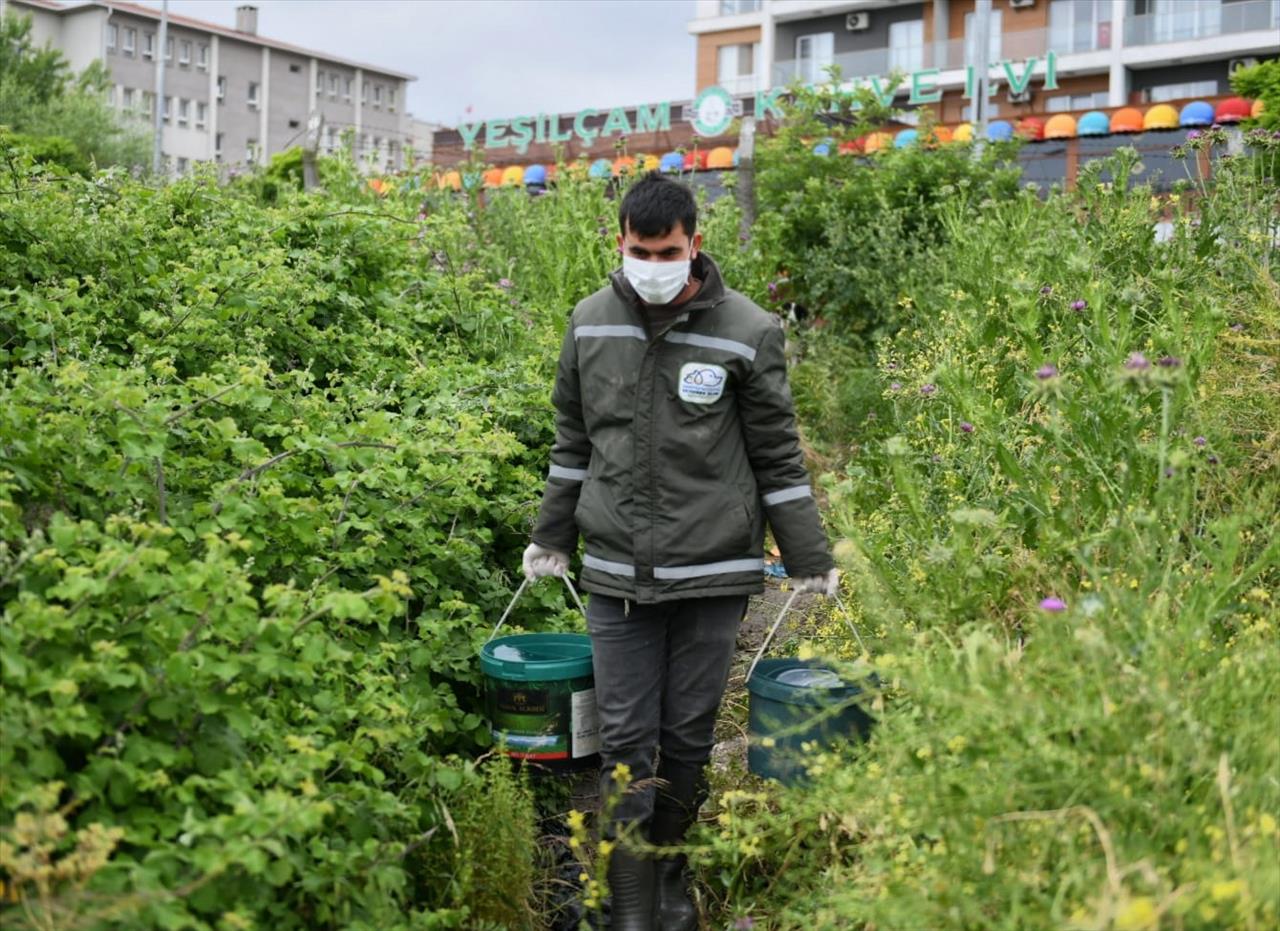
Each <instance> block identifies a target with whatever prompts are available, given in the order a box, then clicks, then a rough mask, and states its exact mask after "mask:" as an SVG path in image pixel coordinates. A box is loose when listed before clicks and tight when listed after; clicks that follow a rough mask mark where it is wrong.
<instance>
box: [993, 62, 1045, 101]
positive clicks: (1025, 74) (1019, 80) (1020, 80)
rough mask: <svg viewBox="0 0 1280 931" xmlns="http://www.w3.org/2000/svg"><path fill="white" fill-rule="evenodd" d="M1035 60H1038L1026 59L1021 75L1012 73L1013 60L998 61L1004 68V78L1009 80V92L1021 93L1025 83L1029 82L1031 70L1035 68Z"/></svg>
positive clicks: (1025, 85)
mask: <svg viewBox="0 0 1280 931" xmlns="http://www.w3.org/2000/svg"><path fill="white" fill-rule="evenodd" d="M1036 61H1038V59H1035V58H1028V59H1027V61H1026V66H1025V67H1024V68H1023V69H1022V76H1021V77H1019V76H1017V75H1015V74H1014V73H1013V62H1011V61H1002V62H1000V67H1001V68H1002V69H1003V70H1004V76H1005V79H1006V80H1007V81H1008V82H1009V93H1011V94H1021V93H1022V92H1023V91H1025V90H1026V89H1027V85H1028V84H1030V83H1031V72H1032V70H1034V69H1035V66H1036Z"/></svg>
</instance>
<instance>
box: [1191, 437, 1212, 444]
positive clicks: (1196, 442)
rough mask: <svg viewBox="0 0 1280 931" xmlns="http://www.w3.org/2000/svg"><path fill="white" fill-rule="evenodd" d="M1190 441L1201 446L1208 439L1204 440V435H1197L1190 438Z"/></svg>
mask: <svg viewBox="0 0 1280 931" xmlns="http://www.w3.org/2000/svg"><path fill="white" fill-rule="evenodd" d="M1191 442H1193V443H1195V444H1196V445H1197V446H1203V445H1204V444H1205V443H1207V442H1209V441H1208V440H1206V439H1205V438H1204V437H1202V436H1198V437H1196V438H1195V439H1194V440H1192V441H1191Z"/></svg>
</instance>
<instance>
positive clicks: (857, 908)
mask: <svg viewBox="0 0 1280 931" xmlns="http://www.w3.org/2000/svg"><path fill="white" fill-rule="evenodd" d="M1136 159H1137V156H1136V153H1134V152H1132V151H1129V152H1121V153H1120V154H1119V155H1118V156H1117V157H1116V158H1115V159H1114V160H1113V161H1112V162H1111V163H1110V164H1109V165H1108V166H1107V167H1108V169H1109V170H1110V172H1111V173H1112V175H1113V176H1114V177H1116V178H1123V176H1124V175H1125V174H1127V173H1133V172H1135V171H1136V169H1137V164H1136ZM1276 198H1277V192H1276V190H1275V188H1274V187H1269V186H1267V185H1265V184H1262V183H1260V182H1259V181H1258V180H1257V179H1256V177H1255V176H1254V175H1253V174H1252V173H1251V172H1250V171H1249V170H1248V166H1247V163H1244V162H1230V161H1228V162H1227V163H1226V164H1224V165H1223V166H1222V167H1221V168H1220V170H1219V174H1218V176H1217V180H1216V182H1215V186H1214V187H1212V188H1207V189H1205V190H1204V191H1203V192H1202V199H1201V200H1199V201H1198V202H1197V205H1196V208H1195V209H1194V210H1192V209H1189V208H1185V207H1183V208H1179V209H1178V211H1177V213H1176V216H1175V236H1174V238H1173V239H1172V241H1170V242H1167V243H1158V242H1156V240H1155V238H1154V237H1153V235H1152V222H1153V219H1154V217H1155V216H1156V215H1157V210H1158V209H1159V205H1153V204H1152V202H1151V200H1150V192H1149V190H1147V189H1144V188H1141V187H1138V188H1135V189H1134V190H1133V191H1131V192H1126V191H1125V189H1124V185H1123V183H1121V182H1119V181H1118V182H1117V183H1116V184H1115V185H1114V186H1110V185H1102V184H1099V183H1098V182H1097V180H1096V177H1095V176H1094V175H1091V174H1086V175H1085V176H1084V177H1083V178H1082V183H1081V185H1080V189H1079V190H1078V191H1077V192H1075V193H1073V194H1070V195H1067V194H1059V195H1055V196H1052V197H1051V198H1050V199H1049V201H1048V202H1047V203H1042V202H1041V201H1039V200H1038V199H1037V198H1035V197H1034V196H1031V195H1030V194H1023V195H1020V196H1017V197H1014V198H1012V199H1008V200H1004V201H999V202H992V203H987V204H981V205H975V204H971V203H966V202H964V200H962V199H956V200H951V201H948V202H946V203H944V204H943V205H942V206H941V208H940V210H939V212H938V216H937V220H938V222H939V223H940V224H941V227H942V229H943V236H942V239H941V240H940V243H941V244H940V245H939V246H938V247H937V249H936V251H935V253H934V259H935V261H936V263H937V264H936V267H935V270H934V278H933V280H932V281H931V282H920V283H919V284H918V290H916V291H914V292H909V293H908V294H907V295H906V298H907V300H906V301H904V303H903V310H904V314H905V319H904V326H903V328H902V329H901V330H900V331H899V332H898V334H897V335H896V336H895V337H894V338H892V339H889V340H885V341H883V342H881V343H880V344H879V346H878V347H877V349H876V363H877V364H876V376H875V377H876V379H877V380H878V388H877V390H876V391H875V394H876V395H877V397H876V398H875V399H874V400H873V401H871V400H868V401H864V402H863V404H862V409H863V410H865V409H866V408H868V407H871V408H873V409H872V410H870V411H868V412H867V414H865V415H864V416H863V417H862V418H861V422H860V428H859V430H858V431H856V432H855V433H854V434H853V435H852V436H849V437H847V438H846V439H847V441H848V445H846V446H845V447H844V448H845V449H846V450H847V451H848V452H847V464H846V465H844V466H843V467H842V468H837V469H833V470H832V471H830V472H828V473H827V474H826V475H824V476H823V477H822V478H821V479H820V480H819V481H820V483H821V484H822V486H823V488H824V491H825V494H826V497H827V501H828V514H829V520H830V523H831V527H832V531H833V533H834V535H835V536H836V537H837V538H838V539H839V540H840V542H839V543H838V545H837V548H836V555H837V559H838V561H839V562H840V564H841V565H842V566H843V568H844V570H845V572H846V575H847V584H848V586H849V588H850V589H851V594H852V601H851V602H850V604H851V610H852V611H853V613H854V616H855V620H856V621H857V623H858V624H859V625H860V626H861V627H862V629H863V630H864V632H866V633H867V634H870V635H871V639H870V641H869V642H870V645H871V648H872V650H871V653H870V655H869V656H859V655H858V651H857V650H856V647H855V645H854V644H852V643H849V642H848V638H847V635H844V633H843V624H842V622H841V621H839V620H837V619H836V618H834V616H832V617H829V618H827V619H825V620H820V621H819V623H818V627H817V630H816V631H815V632H814V635H813V639H798V640H795V641H793V642H792V644H791V647H792V648H793V649H796V650H798V651H800V652H801V653H802V655H811V654H813V653H815V652H816V651H821V652H822V654H823V655H829V656H831V658H832V661H833V662H836V663H838V664H840V665H841V667H842V668H843V669H845V671H846V672H847V673H848V674H849V675H850V676H855V677H864V676H865V675H866V673H867V670H868V668H869V667H870V668H874V669H875V670H876V671H877V672H878V673H879V675H880V677H881V679H882V681H883V683H884V688H883V690H882V691H881V692H880V693H879V694H878V696H877V697H876V699H875V710H876V712H877V714H878V716H879V717H880V722H879V724H878V726H877V728H876V729H875V731H874V732H873V735H872V737H871V740H870V742H869V743H868V744H867V745H866V746H865V747H863V748H853V749H849V750H836V751H833V752H823V750H822V749H821V748H816V747H815V748H814V749H813V753H812V758H811V760H810V762H811V768H810V773H811V782H810V784H809V785H807V786H805V787H803V788H798V789H793V790H787V791H779V790H776V789H768V790H763V791H762V790H760V789H758V788H756V787H754V786H747V787H745V788H738V787H734V788H732V789H730V791H728V792H726V793H725V794H724V795H723V796H722V798H721V799H720V801H719V813H718V820H717V821H716V822H714V823H713V824H710V825H708V826H707V827H705V828H704V833H703V847H702V850H701V851H700V857H701V860H702V863H703V868H704V876H705V877H706V879H707V886H708V888H709V889H710V890H711V891H713V892H714V893H715V894H716V895H718V896H722V897H723V904H724V907H725V910H726V911H727V913H728V914H729V915H730V916H737V917H740V918H745V917H748V916H751V917H754V918H755V919H756V920H757V922H758V923H757V925H756V926H757V927H759V926H761V925H763V926H766V927H769V928H813V927H822V928H836V927H866V928H872V927H874V928H951V927H955V928H960V927H963V928H1007V927H1072V928H1080V929H1086V928H1087V929H1101V928H1113V929H1131V931H1132V929H1155V928H1165V927H1170V928H1173V927H1177V928H1205V929H1211V928H1222V927H1239V928H1264V927H1269V926H1272V925H1274V924H1275V921H1276V918H1277V914H1278V913H1280V881H1278V879H1277V873H1276V871H1275V863H1276V862H1277V858H1278V857H1280V830H1278V829H1277V822H1278V821H1280V783H1277V782H1276V779H1275V761H1276V760H1277V759H1280V732H1277V730H1276V728H1275V727H1274V719H1275V712H1276V708H1277V700H1278V699H1277V695H1278V694H1280V692H1278V689H1280V677H1278V674H1277V672H1276V670H1277V669H1280V610H1278V609H1277V603H1276V600H1277V596H1276V592H1277V586H1278V585H1280V542H1278V541H1277V540H1276V538H1275V535H1274V533H1272V532H1271V531H1270V530H1269V529H1268V528H1269V527H1270V525H1271V524H1272V523H1273V522H1274V521H1273V516H1274V514H1275V513H1276V511H1277V508H1278V507H1280V486H1278V485H1277V483H1276V473H1275V471H1274V468H1273V465H1274V451H1275V437H1276V435H1277V432H1278V431H1280V408H1277V406H1276V405H1275V404H1272V403H1270V401H1269V400H1268V399H1270V398H1274V397H1275V396H1277V393H1280V384H1278V383H1277V374H1276V369H1275V366H1274V365H1272V364H1269V363H1268V362H1266V361H1264V359H1265V357H1266V356H1267V355H1268V354H1270V356H1271V357H1272V358H1274V354H1275V350H1276V347H1277V346H1280V301H1278V300H1277V295H1278V294H1280V290H1277V287H1276V282H1275V279H1274V277H1273V275H1272V273H1271V270H1272V269H1274V267H1275V264H1274V263H1275V258H1276V248H1275V244H1274V241H1273V240H1272V239H1271V237H1270V235H1269V234H1268V229H1269V225H1270V223H1271V222H1272V218H1273V217H1274V215H1275V210H1276V208H1277V206H1278V203H1277V200H1276ZM827 339H828V334H826V333H823V334H822V340H821V341H819V342H817V343H815V344H814V345H813V346H812V347H811V348H810V350H809V351H810V354H811V357H813V358H821V354H822V352H823V351H824V341H825V340H827ZM835 372H838V367H835V368H833V369H832V373H833V376H834V374H835ZM856 377H857V378H858V379H865V373H859V374H857V376H856ZM1237 379H1241V381H1239V382H1237V381H1236V380H1237ZM845 380H846V382H848V383H850V384H860V383H861V382H860V381H852V380H850V379H849V377H848V376H846V378H845ZM831 390H832V391H835V392H839V391H841V390H843V389H842V388H841V387H839V386H838V385H837V386H836V387H833V388H832V389H831ZM812 393H813V394H814V395H815V396H816V395H818V392H817V391H814V392H812ZM816 414H817V415H818V419H817V420H816V421H815V423H823V422H824V421H823V419H822V412H821V411H818V412H816ZM871 414H874V415H875V416H874V417H873V416H871ZM836 439H837V437H828V440H830V441H831V442H830V445H831V446H832V448H839V444H838V443H837V442H836ZM833 640H834V641H835V644H836V646H837V648H836V649H834V650H833Z"/></svg>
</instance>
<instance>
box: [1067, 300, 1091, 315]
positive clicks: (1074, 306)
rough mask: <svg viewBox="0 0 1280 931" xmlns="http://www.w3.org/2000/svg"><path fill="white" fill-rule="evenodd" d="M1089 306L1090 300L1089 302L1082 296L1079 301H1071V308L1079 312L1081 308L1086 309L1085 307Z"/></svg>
mask: <svg viewBox="0 0 1280 931" xmlns="http://www.w3.org/2000/svg"><path fill="white" fill-rule="evenodd" d="M1088 306H1089V302H1088V301H1086V300H1084V298H1081V299H1080V300H1078V301H1072V302H1071V309H1072V310H1074V311H1077V312H1078V311H1081V310H1084V309H1085V308H1087V307H1088Z"/></svg>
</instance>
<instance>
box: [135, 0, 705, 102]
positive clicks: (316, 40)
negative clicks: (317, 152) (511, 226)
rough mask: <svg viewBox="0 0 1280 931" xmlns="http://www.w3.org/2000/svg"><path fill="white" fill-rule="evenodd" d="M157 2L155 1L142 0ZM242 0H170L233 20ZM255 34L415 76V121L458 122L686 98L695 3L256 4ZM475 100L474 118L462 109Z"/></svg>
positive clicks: (442, 0) (364, 0) (418, 0)
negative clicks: (256, 32)
mask: <svg viewBox="0 0 1280 931" xmlns="http://www.w3.org/2000/svg"><path fill="white" fill-rule="evenodd" d="M139 2H141V3H143V5H145V6H150V7H153V8H156V9H159V7H160V0H139ZM243 2H244V0H169V11H170V12H172V13H180V14H182V15H184V16H195V17H198V18H200V19H205V20H210V21H212V22H215V23H219V24H221V25H225V26H234V24H235V8H236V7H237V6H239V5H241V3H243ZM255 5H256V6H257V7H258V33H259V35H263V36H268V37H270V38H273V39H279V40H280V41H282V42H291V43H294V44H296V45H302V46H305V47H307V48H314V49H316V50H318V51H327V52H330V53H332V54H334V55H340V56H342V57H344V58H353V59H355V60H357V61H363V62H368V63H370V64H382V65H385V66H387V67H389V68H394V69H396V70H397V71H404V72H407V73H409V74H416V75H417V76H418V80H417V81H415V82H413V83H412V84H410V85H409V106H410V109H411V111H412V112H413V115H414V116H416V117H418V118H419V119H425V120H431V121H434V122H442V123H448V124H450V125H454V124H456V122H457V120H458V119H460V118H461V119H465V120H467V121H471V120H474V119H486V118H496V117H511V116H520V115H523V114H528V113H537V112H543V113H561V112H565V111H574V110H581V109H583V108H584V107H596V108H605V107H613V106H623V105H627V104H635V103H648V102H651V101H661V100H686V99H688V98H690V97H692V96H693V86H694V73H693V68H694V49H695V41H694V38H693V36H691V35H689V33H688V31H687V24H688V22H689V20H690V19H692V18H693V13H694V0H257V2H256V4H255ZM468 106H470V107H472V111H471V113H470V114H467V113H466V108H467V107H468Z"/></svg>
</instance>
